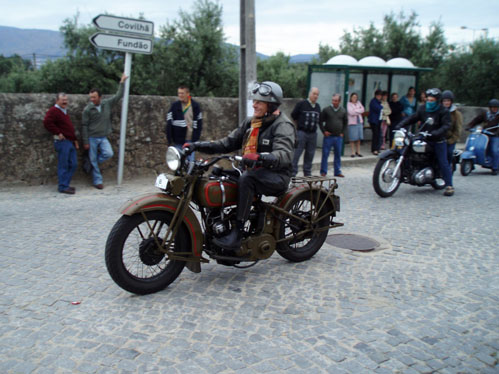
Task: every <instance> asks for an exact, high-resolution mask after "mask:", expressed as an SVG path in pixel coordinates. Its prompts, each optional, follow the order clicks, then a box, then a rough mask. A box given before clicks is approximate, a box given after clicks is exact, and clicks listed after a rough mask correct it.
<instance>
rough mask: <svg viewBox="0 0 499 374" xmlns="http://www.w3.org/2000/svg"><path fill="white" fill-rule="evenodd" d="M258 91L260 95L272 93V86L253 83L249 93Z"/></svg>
mask: <svg viewBox="0 0 499 374" xmlns="http://www.w3.org/2000/svg"><path fill="white" fill-rule="evenodd" d="M257 92H258V93H259V94H260V95H262V96H269V95H272V87H270V86H269V85H268V84H265V83H255V84H254V85H253V88H252V89H251V93H253V94H256V93H257Z"/></svg>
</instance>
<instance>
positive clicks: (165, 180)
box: [154, 174, 168, 190]
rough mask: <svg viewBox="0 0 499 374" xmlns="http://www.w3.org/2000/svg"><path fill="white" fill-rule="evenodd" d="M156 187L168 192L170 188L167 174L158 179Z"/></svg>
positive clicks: (159, 176)
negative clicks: (168, 187) (167, 188)
mask: <svg viewBox="0 0 499 374" xmlns="http://www.w3.org/2000/svg"><path fill="white" fill-rule="evenodd" d="M154 186H155V187H158V188H161V189H162V190H166V187H167V186H168V178H167V177H166V174H160V175H158V176H157V177H156V183H154Z"/></svg>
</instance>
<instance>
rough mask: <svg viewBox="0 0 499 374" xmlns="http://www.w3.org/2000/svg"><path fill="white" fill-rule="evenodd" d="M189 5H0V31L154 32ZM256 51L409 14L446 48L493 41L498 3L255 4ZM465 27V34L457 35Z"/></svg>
mask: <svg viewBox="0 0 499 374" xmlns="http://www.w3.org/2000/svg"><path fill="white" fill-rule="evenodd" d="M194 2H195V1H194V0H166V1H165V0H163V1H159V0H133V1H132V0H104V1H103V0H85V1H82V0H73V1H66V2H64V1H61V0H57V1H56V0H44V1H40V0H36V1H35V0H20V1H12V0H0V6H1V9H2V10H1V12H0V25H1V26H12V27H19V28H30V29H48V30H58V29H59V27H60V26H61V25H62V22H63V20H64V19H66V18H72V17H74V16H75V15H76V14H77V13H78V12H79V14H80V18H79V22H80V23H81V24H89V23H91V22H92V18H93V17H95V16H97V15H98V14H102V13H106V12H107V13H109V14H114V15H116V16H125V17H130V18H137V17H138V16H139V15H140V14H141V13H142V14H143V16H144V18H145V19H146V20H149V21H153V22H154V27H155V31H156V32H157V31H159V26H164V25H165V24H166V22H167V20H169V21H172V20H174V19H176V18H177V17H178V11H179V9H182V10H184V11H187V12H192V10H193V4H194ZM219 3H220V4H222V6H223V22H224V30H225V36H226V38H227V41H228V42H230V43H233V44H237V45H239V3H240V1H237V0H221V1H219ZM255 3H256V5H255V8H256V50H257V51H258V52H260V53H264V54H267V55H273V54H275V53H276V52H279V51H282V52H284V53H286V54H290V55H295V54H300V53H317V52H318V50H319V43H323V44H328V45H331V46H333V47H338V45H339V41H340V40H339V38H340V37H341V35H343V33H344V31H345V30H346V31H352V30H353V28H354V27H364V28H365V27H368V26H369V23H370V22H373V23H374V24H375V26H377V27H379V28H380V27H381V26H382V24H383V16H384V15H386V14H389V13H390V12H394V13H395V14H399V13H400V11H404V13H405V14H406V15H408V14H409V13H410V12H411V11H412V10H414V11H415V12H416V13H417V14H418V16H419V17H418V21H419V24H420V31H421V33H422V34H423V35H425V34H426V33H427V32H428V29H429V26H430V24H431V23H432V22H438V21H440V22H441V23H442V25H443V26H444V29H445V34H446V37H447V41H448V42H452V43H469V42H471V41H472V40H473V38H475V39H476V38H478V37H480V36H482V35H484V33H485V31H483V30H482V29H484V28H486V29H488V31H487V32H488V36H489V37H493V38H495V39H496V40H499V1H498V0H473V1H466V0H452V1H449V0H443V1H435V0H416V1H414V0H406V1H403V0H402V1H401V0H377V1H367V0H357V1H348V0H341V1H339V0H314V1H310V2H309V1H304V0H287V1H284V0H267V1H264V0H256V1H255ZM373 4H376V5H375V6H374V5H373ZM462 26H466V27H467V29H462V28H461V27H462Z"/></svg>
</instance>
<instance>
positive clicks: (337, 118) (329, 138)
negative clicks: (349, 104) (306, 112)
mask: <svg viewBox="0 0 499 374" xmlns="http://www.w3.org/2000/svg"><path fill="white" fill-rule="evenodd" d="M331 102H332V105H329V106H328V107H326V108H324V109H323V110H322V113H321V117H320V122H319V126H320V128H321V131H322V133H323V134H324V140H323V143H322V161H321V175H322V176H325V175H326V174H327V160H328V157H329V153H330V152H331V147H333V149H334V176H335V177H341V178H343V177H344V175H343V174H342V173H341V150H342V148H343V136H344V134H345V130H346V128H347V126H348V116H347V111H346V110H345V108H343V107H342V106H340V103H341V95H339V94H334V95H333V98H332V101H331Z"/></svg>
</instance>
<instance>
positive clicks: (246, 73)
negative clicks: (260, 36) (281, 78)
mask: <svg viewBox="0 0 499 374" xmlns="http://www.w3.org/2000/svg"><path fill="white" fill-rule="evenodd" d="M239 8H240V14H241V18H240V21H239V28H240V55H239V122H242V121H243V120H244V119H246V117H247V116H248V107H249V108H251V107H250V106H249V101H248V99H249V98H248V92H249V90H248V87H249V85H250V84H251V83H252V82H255V81H256V42H255V0H240V3H239Z"/></svg>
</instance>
